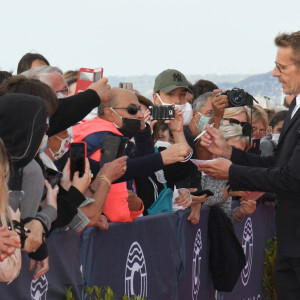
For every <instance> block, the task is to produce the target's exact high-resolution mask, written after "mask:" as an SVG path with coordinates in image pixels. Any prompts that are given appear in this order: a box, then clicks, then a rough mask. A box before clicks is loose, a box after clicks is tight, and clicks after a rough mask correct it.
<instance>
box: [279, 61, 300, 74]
mask: <svg viewBox="0 0 300 300" xmlns="http://www.w3.org/2000/svg"><path fill="white" fill-rule="evenodd" d="M297 63H299V61H296V62H294V63H292V64H288V65H284V66H283V65H279V64H278V63H277V62H276V61H275V65H276V68H277V69H278V71H279V72H280V73H283V72H284V70H285V69H286V67H288V66H291V65H294V64H297Z"/></svg>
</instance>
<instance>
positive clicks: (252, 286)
mask: <svg viewBox="0 0 300 300" xmlns="http://www.w3.org/2000/svg"><path fill="white" fill-rule="evenodd" d="M257 205H258V207H257V209H256V211H255V212H254V213H253V214H252V215H250V216H245V218H244V220H243V222H241V223H238V224H236V225H235V226H234V229H235V233H236V235H237V237H238V239H239V241H240V242H241V245H242V247H243V249H244V253H245V255H246V261H247V262H246V266H245V268H244V269H243V270H242V272H241V275H240V278H239V280H238V282H237V283H236V285H235V287H234V289H233V291H232V292H231V293H224V300H232V299H236V300H248V299H251V300H262V299H263V287H262V278H263V275H264V258H265V252H264V249H265V248H266V240H267V239H269V238H270V237H272V236H274V235H275V223H274V207H272V206H266V205H264V204H262V203H260V202H258V203H257ZM221 299H222V298H221Z"/></svg>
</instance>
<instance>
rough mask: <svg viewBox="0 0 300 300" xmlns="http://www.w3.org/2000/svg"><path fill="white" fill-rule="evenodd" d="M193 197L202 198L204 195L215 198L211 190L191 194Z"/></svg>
mask: <svg viewBox="0 0 300 300" xmlns="http://www.w3.org/2000/svg"><path fill="white" fill-rule="evenodd" d="M191 195H193V196H202V195H207V196H213V195H214V193H213V192H212V191H211V190H203V191H200V190H198V191H197V192H193V193H191Z"/></svg>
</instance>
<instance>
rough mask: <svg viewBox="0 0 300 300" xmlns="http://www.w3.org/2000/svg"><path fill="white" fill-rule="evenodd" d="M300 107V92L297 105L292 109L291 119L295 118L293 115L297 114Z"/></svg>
mask: <svg viewBox="0 0 300 300" xmlns="http://www.w3.org/2000/svg"><path fill="white" fill-rule="evenodd" d="M299 107H300V94H299V95H298V96H297V97H296V105H295V107H294V109H293V111H292V115H291V119H292V118H293V116H294V115H295V113H296V112H297V110H298V108H299Z"/></svg>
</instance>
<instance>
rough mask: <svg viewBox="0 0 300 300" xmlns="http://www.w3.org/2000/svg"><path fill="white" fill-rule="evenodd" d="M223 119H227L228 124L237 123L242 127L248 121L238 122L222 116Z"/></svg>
mask: <svg viewBox="0 0 300 300" xmlns="http://www.w3.org/2000/svg"><path fill="white" fill-rule="evenodd" d="M223 120H226V121H229V123H230V124H238V125H241V126H242V127H243V126H244V125H245V124H249V123H247V122H240V121H239V120H236V119H232V118H224V119H223Z"/></svg>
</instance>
